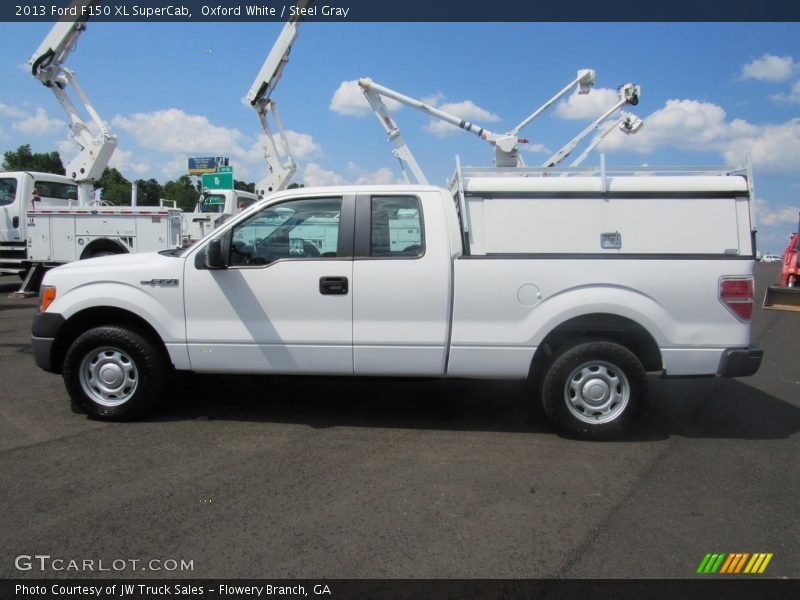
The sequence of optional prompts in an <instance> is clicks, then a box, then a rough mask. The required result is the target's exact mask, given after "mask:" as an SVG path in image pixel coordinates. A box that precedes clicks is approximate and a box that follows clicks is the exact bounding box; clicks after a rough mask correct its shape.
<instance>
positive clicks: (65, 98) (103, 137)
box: [28, 0, 117, 206]
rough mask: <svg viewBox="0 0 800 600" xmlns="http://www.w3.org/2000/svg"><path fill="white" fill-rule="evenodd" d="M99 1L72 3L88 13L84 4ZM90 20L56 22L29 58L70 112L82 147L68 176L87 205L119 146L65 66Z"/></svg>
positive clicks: (72, 133) (35, 73) (33, 70)
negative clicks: (77, 101)
mask: <svg viewBox="0 0 800 600" xmlns="http://www.w3.org/2000/svg"><path fill="white" fill-rule="evenodd" d="M98 2H99V0H76V1H74V2H73V3H72V5H71V6H77V7H79V8H78V10H77V13H78V14H80V15H84V13H88V11H85V10H83V7H88V6H91V5H95V4H98ZM87 19H88V15H87V16H84V17H80V18H79V19H77V20H76V21H60V22H58V23H56V24H55V25H53V28H52V29H51V30H50V33H49V34H48V35H47V37H45V39H44V41H43V42H42V43H41V45H40V46H39V48H38V49H37V50H36V52H34V54H33V56H31V58H30V60H29V61H28V63H29V65H30V67H31V74H32V75H33V76H34V77H35V78H36V79H38V80H39V81H41V82H42V84H44V85H45V86H46V87H48V88H50V89H51V90H52V91H53V94H54V95H55V97H56V100H58V103H59V104H60V105H61V107H62V108H63V109H64V110H65V111H66V113H67V116H68V117H69V121H70V125H69V128H70V137H71V138H72V139H73V140H74V141H75V142H76V143H77V144H78V146H80V148H81V151H80V152H79V153H78V155H77V156H76V157H75V158H73V159H72V160H71V161H70V162H69V164H67V176H69V177H71V178H72V179H74V180H75V181H76V183H77V184H78V202H79V204H81V205H84V206H85V205H88V204H90V203H91V202H92V195H93V194H92V192H93V188H94V185H93V184H94V181H95V180H97V179H99V178H100V176H101V175H102V174H103V171H104V170H105V168H106V166H108V161H109V160H110V159H111V155H112V154H113V153H114V149H115V148H116V147H117V138H116V136H115V135H114V134H112V133H111V131H110V130H109V129H108V127H107V126H106V125H105V123H104V122H103V120H102V119H101V118H100V115H98V114H97V111H96V110H95V109H94V107H93V106H92V104H91V102H89V99H88V98H87V96H86V94H85V93H84V91H83V89H82V88H81V87H80V85H78V80H77V78H76V77H75V73H74V72H73V71H71V70H70V69H68V68H66V67H65V66H64V63H65V61H66V60H67V58H68V57H69V55H70V54H71V53H72V51H73V50H74V49H75V45H76V44H77V42H78V38H79V37H80V35H81V33H83V32H84V31H85V30H86V20H87ZM69 85H71V86H72V89H74V90H75V93H76V94H77V96H78V98H79V99H80V101H81V102H82V103H83V106H84V109H85V110H86V113H87V114H88V115H89V117H90V121H91V124H89V123H87V122H86V121H84V119H83V118H82V117H81V115H80V112H79V111H78V109H77V107H76V106H75V103H74V102H73V101H72V99H71V98H70V97H69V95H68V93H67V87H68V86H69ZM92 125H93V126H94V129H93V128H92Z"/></svg>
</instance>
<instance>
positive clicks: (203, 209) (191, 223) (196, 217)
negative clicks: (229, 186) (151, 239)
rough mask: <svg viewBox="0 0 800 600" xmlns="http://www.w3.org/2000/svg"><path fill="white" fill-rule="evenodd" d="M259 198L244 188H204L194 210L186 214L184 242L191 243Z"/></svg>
mask: <svg viewBox="0 0 800 600" xmlns="http://www.w3.org/2000/svg"><path fill="white" fill-rule="evenodd" d="M256 200H258V196H256V195H255V194H254V193H252V192H246V191H243V190H208V189H207V190H203V193H202V194H201V195H200V199H199V200H198V201H197V204H196V205H195V209H194V211H193V212H191V213H189V214H186V215H185V217H184V218H185V227H184V232H183V237H184V242H185V243H188V244H191V243H193V242H195V241H197V240H199V239H201V238H203V237H205V236H206V234H208V233H210V232H211V231H213V230H214V229H215V228H217V227H218V226H219V225H221V224H222V223H224V222H225V221H227V220H228V219H230V218H231V217H232V216H234V215H236V214H238V213H240V212H241V211H242V210H244V209H245V208H247V207H248V206H250V205H251V204H253V203H254V202H255V201H256Z"/></svg>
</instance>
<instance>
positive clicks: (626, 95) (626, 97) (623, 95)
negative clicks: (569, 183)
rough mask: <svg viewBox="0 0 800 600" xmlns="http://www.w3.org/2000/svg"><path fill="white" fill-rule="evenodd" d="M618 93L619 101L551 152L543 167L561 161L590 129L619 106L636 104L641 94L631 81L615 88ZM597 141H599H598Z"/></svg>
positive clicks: (596, 126) (552, 165) (598, 124)
mask: <svg viewBox="0 0 800 600" xmlns="http://www.w3.org/2000/svg"><path fill="white" fill-rule="evenodd" d="M617 91H618V93H619V101H618V102H617V103H616V104H615V105H614V106H612V107H611V108H609V109H608V110H607V111H606V112H605V113H603V114H602V115H600V116H599V117H598V118H597V119H595V120H594V121H593V122H592V123H591V124H590V125H589V126H588V127H587V128H586V129H584V130H583V131H581V132H580V133H579V134H578V135H576V136H575V137H574V138H572V139H571V140H570V141H569V142H567V143H566V144H565V145H564V147H563V148H561V149H560V150H559V151H558V152H556V153H555V154H553V156H551V157H550V158H548V159H547V160H546V161H544V162H543V163H542V166H543V167H555V166H557V165H558V164H560V163H561V161H562V160H564V159H565V158H567V156H569V154H570V152H572V151H573V150H574V149H575V148H576V147H577V146H578V144H580V143H581V141H582V140H583V139H584V138H585V137H586V136H587V135H589V134H590V133H591V132H592V131H594V130H595V129H597V128H598V127H599V126H600V124H601V123H603V121H605V120H606V119H608V118H609V117H610V116H611V115H613V114H614V113H615V112H617V111H618V110H619V109H620V108H622V107H623V106H625V105H626V104H631V105H633V106H636V105H637V104H638V103H639V96H640V94H641V89H640V88H639V86H638V85H635V84H633V83H626V84H625V85H622V86H620V87H619V89H618V90H617ZM598 143H599V142H598Z"/></svg>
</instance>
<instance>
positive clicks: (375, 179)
mask: <svg viewBox="0 0 800 600" xmlns="http://www.w3.org/2000/svg"><path fill="white" fill-rule="evenodd" d="M347 173H348V175H349V176H350V183H354V184H356V185H368V184H369V185H389V184H393V183H405V180H404V179H403V177H402V176H400V175H395V173H394V172H393V171H392V170H391V169H389V168H388V167H383V168H380V169H378V170H377V171H367V170H365V169H363V168H361V167H359V166H358V165H357V164H356V163H354V162H352V161H351V162H349V163H347Z"/></svg>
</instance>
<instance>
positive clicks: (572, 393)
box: [542, 340, 647, 439]
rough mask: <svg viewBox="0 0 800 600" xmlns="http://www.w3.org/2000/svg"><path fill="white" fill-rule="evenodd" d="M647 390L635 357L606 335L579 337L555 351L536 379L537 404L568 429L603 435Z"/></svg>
mask: <svg viewBox="0 0 800 600" xmlns="http://www.w3.org/2000/svg"><path fill="white" fill-rule="evenodd" d="M646 392H647V377H646V374H645V370H644V367H643V366H642V363H641V361H640V360H639V359H638V358H637V357H636V355H635V354H633V353H632V352H631V351H630V350H628V349H627V348H625V347H624V346H621V345H619V344H617V343H615V342H610V341H606V340H592V341H583V342H578V343H576V344H573V345H571V346H568V347H566V348H564V349H563V350H561V352H559V353H558V354H556V355H555V356H554V357H553V359H552V360H551V362H550V364H549V365H548V366H547V367H546V369H545V373H544V378H543V381H542V405H543V407H544V411H545V413H546V414H547V416H548V417H550V418H551V419H552V420H553V421H555V422H556V424H557V425H558V426H559V428H560V429H561V430H562V431H564V432H565V433H566V434H568V435H572V436H575V437H580V438H588V439H603V438H608V437H611V436H613V435H615V434H617V433H619V432H621V431H622V430H623V429H624V428H625V426H626V425H627V423H628V421H629V420H630V418H631V413H632V412H633V411H634V410H635V408H636V406H637V404H639V403H640V401H641V400H642V399H643V397H644V395H645V394H646Z"/></svg>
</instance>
